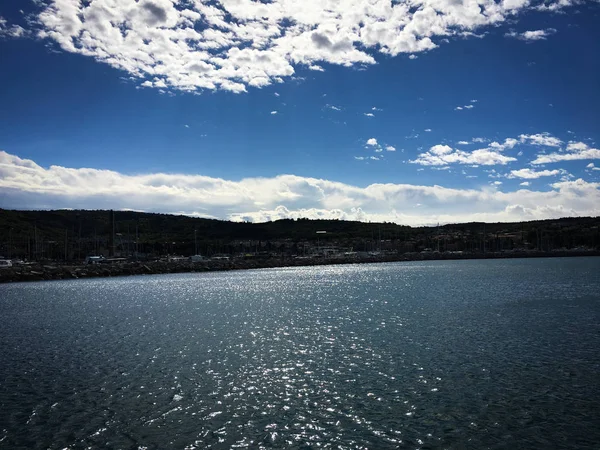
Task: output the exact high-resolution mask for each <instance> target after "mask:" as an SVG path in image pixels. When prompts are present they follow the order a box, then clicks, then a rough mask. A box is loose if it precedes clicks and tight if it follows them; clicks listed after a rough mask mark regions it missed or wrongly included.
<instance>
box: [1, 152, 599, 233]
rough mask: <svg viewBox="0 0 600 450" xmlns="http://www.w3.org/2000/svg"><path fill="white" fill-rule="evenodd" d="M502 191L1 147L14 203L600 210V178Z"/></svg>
mask: <svg viewBox="0 0 600 450" xmlns="http://www.w3.org/2000/svg"><path fill="white" fill-rule="evenodd" d="M498 189H499V188H498V187H493V186H482V187H481V188H479V189H453V188H447V187H442V186H437V185H434V186H424V185H411V184H391V183H387V184H383V183H376V184H371V185H368V186H366V187H360V186H353V185H350V184H345V183H341V182H337V181H331V180H324V179H317V178H306V177H299V176H295V175H280V176H276V177H273V178H245V179H242V180H239V181H233V180H225V179H221V178H212V177H206V176H202V175H180V174H163V173H153V174H142V175H128V174H122V173H119V172H115V171H109V170H99V169H91V168H80V169H75V168H68V167H61V166H54V165H53V166H50V167H47V168H46V167H42V166H40V165H38V164H37V163H35V162H34V161H31V160H27V159H21V158H19V157H18V156H15V155H12V154H9V153H6V152H3V151H0V199H1V202H2V205H1V206H2V207H4V208H22V207H23V206H25V205H26V206H27V208H46V209H50V208H86V209H96V208H98V209H100V208H114V209H134V210H142V211H149V212H167V213H180V214H188V215H193V216H201V217H214V218H220V219H229V220H236V221H255V222H256V221H267V220H275V219H280V218H298V217H307V218H312V219H315V218H329V219H330V218H338V219H346V220H362V221H368V220H371V221H391V222H396V223H402V224H408V225H420V224H435V223H437V222H440V223H451V222H466V221H519V220H533V219H546V218H557V217H564V216H597V215H600V183H594V182H587V181H584V180H582V179H578V180H574V181H561V182H557V183H553V184H551V185H549V188H548V190H546V191H531V190H528V189H520V190H517V191H513V192H502V191H500V190H498Z"/></svg>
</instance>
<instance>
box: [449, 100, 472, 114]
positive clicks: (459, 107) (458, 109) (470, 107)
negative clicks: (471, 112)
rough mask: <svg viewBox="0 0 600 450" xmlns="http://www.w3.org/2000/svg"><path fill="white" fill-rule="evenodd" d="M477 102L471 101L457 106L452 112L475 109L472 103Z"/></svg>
mask: <svg viewBox="0 0 600 450" xmlns="http://www.w3.org/2000/svg"><path fill="white" fill-rule="evenodd" d="M475 102H477V100H475V101H473V100H471V102H470V103H468V104H466V105H463V106H457V107H456V108H454V111H462V110H464V109H473V108H474V107H475V105H474V104H473V103H475Z"/></svg>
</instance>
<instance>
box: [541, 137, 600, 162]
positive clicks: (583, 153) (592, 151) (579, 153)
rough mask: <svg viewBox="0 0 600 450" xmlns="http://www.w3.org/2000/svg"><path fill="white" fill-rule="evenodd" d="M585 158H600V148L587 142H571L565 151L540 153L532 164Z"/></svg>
mask: <svg viewBox="0 0 600 450" xmlns="http://www.w3.org/2000/svg"><path fill="white" fill-rule="evenodd" d="M585 159H600V150H599V149H597V148H591V147H590V146H589V145H587V144H586V143H585V142H570V143H569V144H568V145H567V148H566V151H565V152H555V153H549V154H539V155H537V157H536V159H534V160H533V161H531V164H549V163H555V162H560V161H577V160H585Z"/></svg>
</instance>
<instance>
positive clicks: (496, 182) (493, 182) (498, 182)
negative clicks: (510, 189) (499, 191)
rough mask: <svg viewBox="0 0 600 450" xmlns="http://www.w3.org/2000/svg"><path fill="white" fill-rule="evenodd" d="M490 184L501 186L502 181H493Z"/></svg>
mask: <svg viewBox="0 0 600 450" xmlns="http://www.w3.org/2000/svg"><path fill="white" fill-rule="evenodd" d="M490 184H493V185H494V186H500V185H501V184H502V181H492V182H491V183H490Z"/></svg>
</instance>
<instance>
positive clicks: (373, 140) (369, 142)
mask: <svg viewBox="0 0 600 450" xmlns="http://www.w3.org/2000/svg"><path fill="white" fill-rule="evenodd" d="M367 145H373V146H375V145H378V144H377V139H375V138H371V139H369V140H367Z"/></svg>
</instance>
